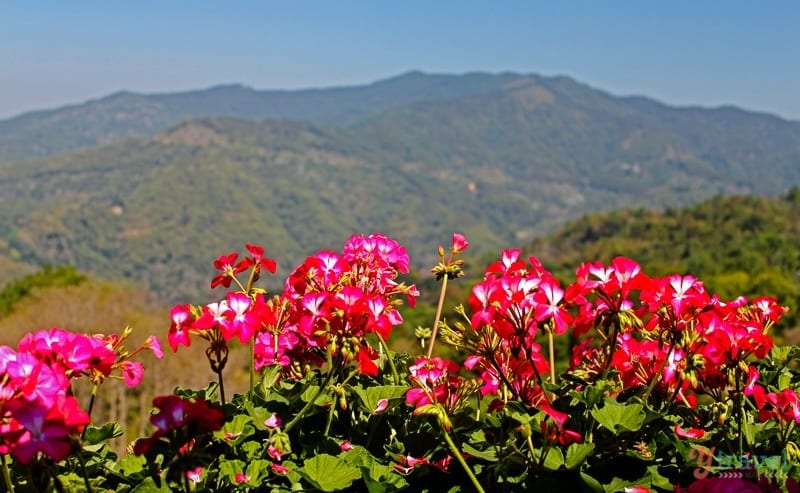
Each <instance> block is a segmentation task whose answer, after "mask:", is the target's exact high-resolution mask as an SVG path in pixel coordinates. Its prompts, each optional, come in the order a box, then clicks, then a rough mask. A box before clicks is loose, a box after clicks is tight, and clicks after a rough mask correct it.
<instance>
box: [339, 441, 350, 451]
mask: <svg viewBox="0 0 800 493" xmlns="http://www.w3.org/2000/svg"><path fill="white" fill-rule="evenodd" d="M339 450H341V451H342V452H347V451H349V450H353V444H352V443H350V440H345V441H343V442H342V443H341V444H339Z"/></svg>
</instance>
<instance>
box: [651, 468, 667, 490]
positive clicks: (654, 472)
mask: <svg viewBox="0 0 800 493" xmlns="http://www.w3.org/2000/svg"><path fill="white" fill-rule="evenodd" d="M647 472H648V473H649V474H650V482H651V484H652V485H653V486H655V487H657V488H661V489H664V490H672V488H673V485H672V482H671V481H670V480H669V478H667V477H666V476H662V475H661V473H660V472H658V466H656V465H652V466H647Z"/></svg>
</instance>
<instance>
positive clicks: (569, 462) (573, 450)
mask: <svg viewBox="0 0 800 493" xmlns="http://www.w3.org/2000/svg"><path fill="white" fill-rule="evenodd" d="M592 452H594V444H593V443H573V444H572V445H570V446H569V448H567V458H566V461H565V465H566V466H567V469H569V470H573V469H575V468H576V467H578V466H580V465H581V464H582V463H583V461H584V460H585V459H586V457H588V456H589V455H590V454H591V453H592Z"/></svg>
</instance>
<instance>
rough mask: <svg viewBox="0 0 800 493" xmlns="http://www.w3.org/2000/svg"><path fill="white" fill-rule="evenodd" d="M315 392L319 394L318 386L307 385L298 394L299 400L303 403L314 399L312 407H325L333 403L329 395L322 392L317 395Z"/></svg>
mask: <svg viewBox="0 0 800 493" xmlns="http://www.w3.org/2000/svg"><path fill="white" fill-rule="evenodd" d="M317 392H319V385H309V386H308V387H306V388H305V389H303V393H302V394H300V399H302V401H303V402H311V400H312V399H314V398H315V397H316V400H315V401H314V405H316V406H327V405H328V404H329V403H332V402H333V398H332V397H331V395H330V393H328V392H323V393H321V394H319V395H317Z"/></svg>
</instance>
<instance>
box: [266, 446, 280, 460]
mask: <svg viewBox="0 0 800 493" xmlns="http://www.w3.org/2000/svg"><path fill="white" fill-rule="evenodd" d="M267 454H269V456H270V457H272V458H273V459H275V460H281V458H283V452H281V451H280V449H278V447H276V446H274V445H270V446H269V447H267Z"/></svg>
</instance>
